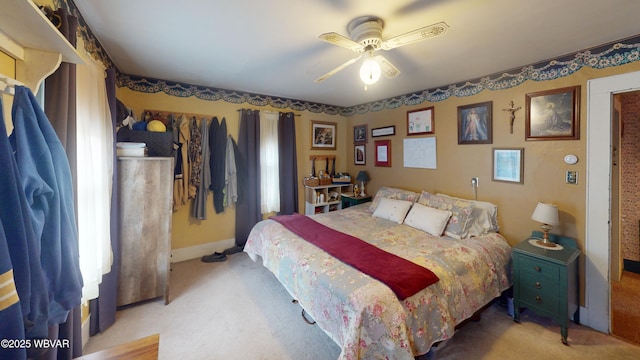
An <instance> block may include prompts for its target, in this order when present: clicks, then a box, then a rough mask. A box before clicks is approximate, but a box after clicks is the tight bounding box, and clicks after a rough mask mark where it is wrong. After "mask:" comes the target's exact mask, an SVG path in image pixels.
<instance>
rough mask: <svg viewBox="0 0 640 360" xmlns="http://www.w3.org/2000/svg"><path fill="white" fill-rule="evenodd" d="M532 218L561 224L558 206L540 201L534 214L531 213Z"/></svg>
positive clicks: (541, 221) (545, 222)
mask: <svg viewBox="0 0 640 360" xmlns="http://www.w3.org/2000/svg"><path fill="white" fill-rule="evenodd" d="M531 220H535V221H537V222H540V223H543V224H547V225H558V224H560V219H559V217H558V207H557V206H556V205H553V204H547V203H543V202H539V203H538V205H537V206H536V209H535V210H534V211H533V215H531Z"/></svg>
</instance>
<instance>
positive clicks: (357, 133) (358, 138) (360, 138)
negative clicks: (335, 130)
mask: <svg viewBox="0 0 640 360" xmlns="http://www.w3.org/2000/svg"><path fill="white" fill-rule="evenodd" d="M353 143H354V144H366V143H367V124H364V125H356V126H354V127H353Z"/></svg>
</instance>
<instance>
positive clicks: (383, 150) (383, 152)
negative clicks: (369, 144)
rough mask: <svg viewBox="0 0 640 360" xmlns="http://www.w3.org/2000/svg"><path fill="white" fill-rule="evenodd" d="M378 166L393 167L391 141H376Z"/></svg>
mask: <svg viewBox="0 0 640 360" xmlns="http://www.w3.org/2000/svg"><path fill="white" fill-rule="evenodd" d="M375 144H376V148H375V153H376V164H375V165H376V166H384V167H391V140H376V142H375Z"/></svg>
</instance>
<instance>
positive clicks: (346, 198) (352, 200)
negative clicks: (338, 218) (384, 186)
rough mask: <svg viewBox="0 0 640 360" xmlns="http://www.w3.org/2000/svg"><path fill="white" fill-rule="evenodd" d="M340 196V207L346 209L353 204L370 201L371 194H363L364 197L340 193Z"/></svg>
mask: <svg viewBox="0 0 640 360" xmlns="http://www.w3.org/2000/svg"><path fill="white" fill-rule="evenodd" d="M340 197H341V198H342V208H343V209H346V208H348V207H349V206H354V205H358V204H364V203H366V202H369V201H371V196H370V195H369V196H365V197H355V196H352V195H346V194H342V195H341V196H340Z"/></svg>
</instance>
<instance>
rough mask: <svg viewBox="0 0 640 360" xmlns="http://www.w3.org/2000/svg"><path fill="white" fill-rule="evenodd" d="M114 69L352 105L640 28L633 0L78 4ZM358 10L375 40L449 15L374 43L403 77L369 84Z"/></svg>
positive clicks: (93, 0)
mask: <svg viewBox="0 0 640 360" xmlns="http://www.w3.org/2000/svg"><path fill="white" fill-rule="evenodd" d="M74 2H75V4H76V6H77V7H78V9H79V10H80V12H81V14H82V16H83V17H84V19H85V21H86V22H87V23H88V25H89V26H90V28H91V29H92V31H93V32H94V34H95V35H96V36H97V37H98V40H99V41H100V42H101V43H102V45H103V46H104V47H105V49H106V51H107V53H108V54H109V56H110V57H111V58H112V60H113V61H114V63H115V64H116V66H117V67H118V69H119V70H120V71H121V72H123V73H125V74H129V75H139V76H143V77H152V78H158V79H163V80H169V81H176V82H184V83H189V84H194V85H202V86H209V87H215V88H220V89H228V90H239V91H244V92H250V93H257V94H263V95H271V96H278V97H285V98H290V99H297V100H304V101H309V102H317V103H322V104H329V105H337V106H353V105H358V104H362V103H366V102H370V101H374V100H380V99H385V98H389V97H393V96H397V95H402V94H407V93H411V92H414V91H419V90H425V89H432V88H436V87H442V86H447V85H450V84H454V83H458V82H462V81H466V80H472V79H476V78H479V77H482V76H486V75H490V74H494V73H497V72H500V71H505V70H511V69H516V68H522V67H523V66H526V65H529V64H532V63H535V62H538V61H541V60H547V59H552V58H556V57H559V56H562V55H566V54H570V53H573V52H576V51H580V50H584V49H588V48H591V47H594V46H597V45H602V44H606V43H609V42H612V41H615V40H620V39H624V38H627V37H631V36H635V35H638V34H640V21H638V14H640V1H637V0H607V1H603V0H536V1H532V0H394V1H389V0H273V1H264V0H224V1H223V0H181V1H174V0H134V1H132V0H110V1H100V0H75V1H74ZM363 15H375V16H379V17H380V18H382V19H383V20H384V22H385V26H384V31H383V39H387V38H390V37H393V36H396V35H400V34H403V33H405V32H408V31H411V30H414V29H416V28H419V27H422V26H426V25H430V24H433V23H436V22H440V21H445V22H446V23H447V24H448V25H449V26H450V28H449V30H448V32H447V34H446V35H444V36H441V37H437V38H433V39H428V40H424V41H422V42H418V43H415V44H411V45H407V46H404V47H400V48H396V49H393V50H390V51H384V50H380V51H381V52H382V54H383V55H384V56H385V57H386V58H387V59H389V60H390V61H391V62H392V63H393V64H394V65H396V66H397V67H398V68H399V69H400V71H401V74H400V75H398V76H397V77H396V78H394V79H391V80H388V79H386V78H384V77H382V78H381V79H380V81H379V82H378V83H377V84H375V85H372V86H369V88H368V90H367V91H365V90H364V86H363V84H362V83H361V81H360V80H359V77H358V69H359V63H356V64H354V65H351V66H350V67H348V68H347V69H345V70H343V71H341V72H339V73H338V74H336V75H334V76H333V77H331V78H329V79H327V80H325V81H324V82H322V83H319V84H317V83H314V80H315V79H316V78H318V77H319V76H321V75H323V74H325V73H326V72H328V71H329V70H331V69H333V68H335V67H337V66H338V65H340V64H342V63H344V62H345V61H347V60H349V59H351V58H353V57H354V55H355V53H353V52H352V51H350V50H348V49H345V48H342V47H338V46H335V45H331V44H328V43H326V42H323V41H321V40H319V39H318V35H320V34H322V33H326V32H332V31H333V32H337V33H340V34H342V35H345V36H347V37H348V35H349V34H348V33H347V24H348V23H349V22H350V21H351V20H352V19H354V18H356V17H359V16H363Z"/></svg>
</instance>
